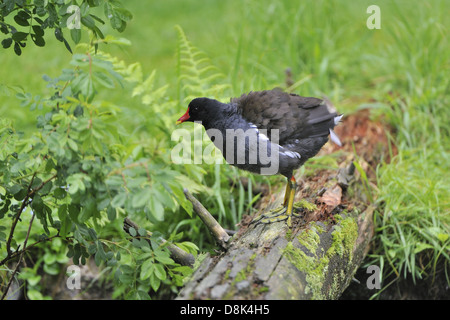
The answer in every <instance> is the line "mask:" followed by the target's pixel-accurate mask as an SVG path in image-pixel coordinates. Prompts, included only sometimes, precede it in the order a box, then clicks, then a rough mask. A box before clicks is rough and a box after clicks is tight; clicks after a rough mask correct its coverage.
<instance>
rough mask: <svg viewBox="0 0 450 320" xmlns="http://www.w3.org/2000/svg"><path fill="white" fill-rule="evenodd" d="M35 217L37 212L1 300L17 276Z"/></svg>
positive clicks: (32, 217) (32, 218) (31, 221)
mask: <svg viewBox="0 0 450 320" xmlns="http://www.w3.org/2000/svg"><path fill="white" fill-rule="evenodd" d="M34 217H35V214H33V215H32V216H31V220H30V225H29V226H28V231H27V236H26V238H25V241H24V242H23V249H22V253H21V254H20V257H19V261H17V265H16V267H15V268H14V271H13V274H12V275H11V279H9V282H8V284H7V285H6V288H5V291H4V292H3V295H2V297H1V299H0V300H4V299H5V298H6V295H7V294H8V290H9V287H10V286H11V283H12V282H13V280H14V277H15V276H16V273H17V270H19V266H20V264H21V263H22V260H23V254H24V253H25V250H26V249H27V242H28V238H29V237H30V231H31V226H32V225H33V221H34Z"/></svg>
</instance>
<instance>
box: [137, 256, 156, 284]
mask: <svg viewBox="0 0 450 320" xmlns="http://www.w3.org/2000/svg"><path fill="white" fill-rule="evenodd" d="M154 270H155V264H154V263H153V261H152V260H151V259H148V260H146V261H144V263H143V264H142V266H141V274H140V279H141V280H146V279H148V278H150V276H151V275H152V274H153V271H154Z"/></svg>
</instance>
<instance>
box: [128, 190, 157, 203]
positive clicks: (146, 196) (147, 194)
mask: <svg viewBox="0 0 450 320" xmlns="http://www.w3.org/2000/svg"><path fill="white" fill-rule="evenodd" d="M151 196H152V190H151V189H150V188H143V189H141V190H140V191H138V192H137V193H136V194H135V195H133V198H132V203H131V206H132V207H133V208H142V207H143V206H144V205H145V204H146V203H148V202H149V201H150V199H151Z"/></svg>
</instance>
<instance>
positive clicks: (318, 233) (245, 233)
mask: <svg viewBox="0 0 450 320" xmlns="http://www.w3.org/2000/svg"><path fill="white" fill-rule="evenodd" d="M350 120H351V119H350ZM365 120H366V121H368V123H369V124H370V120H369V117H368V116H367V117H366V119H365ZM355 123H360V119H359V120H358V121H356V122H355ZM344 125H345V124H344ZM355 128H357V129H358V130H361V128H360V127H359V125H355ZM345 130H346V131H347V132H348V131H351V130H349V128H348V127H347V128H346V129H345V128H344V131H345ZM365 130H372V129H371V126H370V125H366V129H365ZM372 131H373V130H372ZM374 132H375V131H374ZM377 132H378V131H377ZM352 134H353V133H352V132H348V135H347V136H348V139H347V142H348V140H349V139H350V140H351V141H355V139H358V140H357V141H356V143H354V144H353V146H356V147H355V150H356V154H358V155H360V154H364V155H365V154H367V155H370V157H371V158H370V159H368V160H367V161H366V160H365V159H363V158H362V157H360V158H359V159H358V161H357V163H356V162H354V161H353V157H354V155H355V150H354V149H353V148H354V147H353V146H352V143H346V144H345V145H344V148H343V149H341V156H340V159H341V160H342V164H343V165H342V168H341V169H339V171H338V173H336V170H319V172H314V174H313V175H312V176H310V177H296V178H297V181H301V185H300V186H299V188H297V190H298V192H297V194H296V201H298V200H299V199H302V203H301V204H302V206H301V207H303V208H301V209H300V210H299V212H298V213H299V214H300V217H299V218H294V219H293V220H292V222H293V227H292V229H289V228H288V227H287V224H286V222H285V221H281V222H275V223H271V224H259V225H254V224H251V223H250V221H251V220H252V218H250V217H248V219H247V221H245V219H244V220H243V221H242V222H241V228H240V230H239V231H238V232H237V234H235V235H234V236H233V237H232V238H231V239H230V240H229V241H228V243H227V249H226V251H225V252H222V253H221V254H219V255H217V256H210V255H207V256H206V258H204V260H203V261H202V262H201V263H200V266H199V267H198V268H197V269H196V270H195V271H194V273H193V275H192V277H191V279H190V281H189V282H188V283H187V284H186V285H185V287H184V288H183V289H182V291H181V292H180V294H179V296H178V298H177V299H338V298H339V296H340V295H341V294H342V292H343V291H344V290H345V288H346V287H347V286H348V285H349V283H350V281H351V279H352V278H353V275H354V273H355V272H356V270H357V269H358V267H359V266H360V264H361V262H362V260H363V258H364V256H365V255H366V254H367V252H368V249H369V242H370V240H371V237H372V234H373V213H374V210H375V207H374V205H372V204H371V203H370V202H371V201H373V195H372V194H371V193H372V192H371V189H373V188H371V186H373V184H372V182H371V178H372V180H373V174H372V175H371V174H370V172H369V171H370V170H369V169H370V168H369V167H370V165H369V163H368V162H372V163H373V161H374V159H375V162H376V159H379V156H380V155H378V156H377V157H374V156H373V154H372V153H371V152H364V151H363V150H361V149H360V148H361V147H364V145H369V146H371V147H373V146H372V144H371V143H372V142H373V141H372V142H369V144H367V140H366V139H367V137H368V136H369V134H368V135H367V136H364V139H360V137H356V136H352ZM374 136H376V135H374ZM378 136H379V135H378ZM341 139H342V140H343V141H345V140H346V136H344V137H342V136H341ZM377 139H378V138H377ZM383 139H384V138H383ZM351 141H350V142H351ZM358 141H360V142H361V145H360V144H359V143H358ZM376 142H377V141H375V142H373V143H374V144H375V143H376ZM327 148H328V150H325V151H324V152H325V153H327V152H332V151H334V150H335V149H333V147H330V146H328V147H326V148H325V149H327ZM355 163H356V170H355V165H354V164H355ZM363 169H364V172H363V171H362V170H363ZM361 173H363V174H362V175H361ZM366 173H367V174H366ZM282 189H284V188H282ZM368 193H370V194H368ZM283 197H284V192H283V191H281V192H279V193H278V194H275V195H270V194H269V195H267V196H265V197H264V198H263V200H262V202H261V203H260V207H261V208H262V209H261V210H259V212H258V214H261V213H262V212H266V211H268V210H270V209H273V208H276V207H278V206H280V205H281V202H282V200H283ZM258 214H257V215H258Z"/></svg>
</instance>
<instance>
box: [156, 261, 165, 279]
mask: <svg viewBox="0 0 450 320" xmlns="http://www.w3.org/2000/svg"><path fill="white" fill-rule="evenodd" d="M154 266H155V275H156V276H157V277H158V279H160V280H162V281H164V280H166V278H167V273H166V270H164V266H163V265H162V264H159V263H156V264H154Z"/></svg>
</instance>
